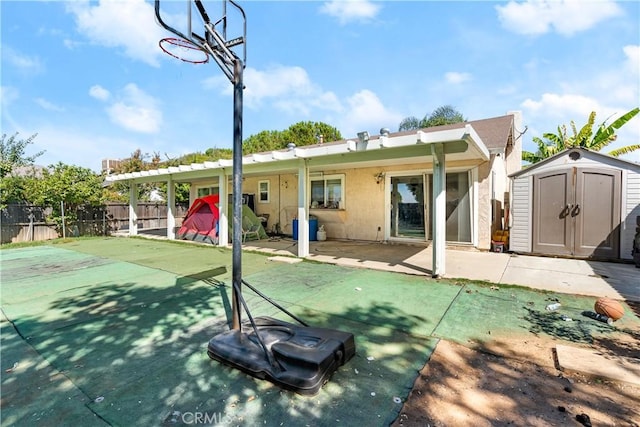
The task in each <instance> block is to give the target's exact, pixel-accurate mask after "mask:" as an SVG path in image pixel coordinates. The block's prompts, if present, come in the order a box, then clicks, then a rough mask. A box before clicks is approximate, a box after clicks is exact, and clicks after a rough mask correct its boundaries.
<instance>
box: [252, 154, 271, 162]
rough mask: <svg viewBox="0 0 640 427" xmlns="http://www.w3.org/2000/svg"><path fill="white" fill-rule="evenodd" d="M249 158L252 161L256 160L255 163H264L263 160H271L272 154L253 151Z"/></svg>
mask: <svg viewBox="0 0 640 427" xmlns="http://www.w3.org/2000/svg"><path fill="white" fill-rule="evenodd" d="M249 158H250V159H253V161H254V162H256V163H264V162H270V161H273V154H271V153H254V154H252V155H251V157H249Z"/></svg>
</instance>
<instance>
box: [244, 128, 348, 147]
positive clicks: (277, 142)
mask: <svg viewBox="0 0 640 427" xmlns="http://www.w3.org/2000/svg"><path fill="white" fill-rule="evenodd" d="M341 139H342V135H341V134H340V131H339V130H338V129H336V128H335V127H333V126H331V125H328V124H326V123H322V122H298V123H295V124H293V125H291V126H289V128H288V129H285V130H283V131H277V130H264V131H262V132H260V133H257V134H255V135H251V136H250V137H249V138H247V139H245V140H244V142H243V144H242V153H243V154H251V153H262V152H266V151H274V150H282V149H284V148H286V147H287V145H288V144H289V143H294V144H296V146H298V147H302V146H305V145H312V144H317V143H318V142H320V141H321V140H322V141H325V142H329V141H339V140H341Z"/></svg>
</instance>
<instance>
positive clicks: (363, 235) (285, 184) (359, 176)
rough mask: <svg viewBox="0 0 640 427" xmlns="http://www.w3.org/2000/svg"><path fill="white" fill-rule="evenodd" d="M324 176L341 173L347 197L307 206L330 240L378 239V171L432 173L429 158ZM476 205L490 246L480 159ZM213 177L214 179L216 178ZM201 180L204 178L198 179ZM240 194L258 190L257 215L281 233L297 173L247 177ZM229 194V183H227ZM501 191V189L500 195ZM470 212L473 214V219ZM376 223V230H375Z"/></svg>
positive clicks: (288, 225) (288, 221) (292, 206)
mask: <svg viewBox="0 0 640 427" xmlns="http://www.w3.org/2000/svg"><path fill="white" fill-rule="evenodd" d="M473 167H474V164H472V163H468V162H467V163H463V162H459V163H457V164H456V163H452V164H448V165H447V170H448V171H462V170H469V169H472V168H473ZM323 172H324V174H325V175H332V174H344V179H345V200H344V208H343V209H309V214H310V215H313V216H315V217H316V218H318V224H319V225H324V226H325V230H326V232H327V237H328V238H330V239H354V240H368V241H376V240H377V241H380V240H383V239H384V235H385V234H384V233H385V226H387V224H386V223H385V209H387V207H385V180H384V179H383V180H382V181H381V182H380V183H378V182H377V180H376V175H378V174H380V173H382V174H385V175H386V174H390V173H411V172H413V173H416V174H423V173H427V174H430V173H431V172H432V165H431V163H424V164H420V165H407V166H388V167H366V168H351V169H334V170H330V169H325V170H324V171H323ZM477 175H478V178H479V183H478V186H477V187H476V188H477V189H478V190H479V194H478V201H479V205H478V206H477V207H475V208H474V210H477V212H478V215H477V218H478V224H477V225H474V227H475V226H477V227H478V238H479V241H478V247H479V248H481V249H489V248H490V246H491V221H492V218H491V184H490V175H491V169H490V163H489V162H484V163H482V164H481V165H480V166H479V167H478V173H477ZM263 180H268V181H269V183H270V195H269V202H268V203H260V202H259V200H258V198H259V197H258V195H259V191H258V190H259V187H258V185H259V184H258V183H259V181H263ZM216 182H217V180H216ZM199 185H202V183H199ZM242 187H243V193H249V194H255V195H256V203H255V206H256V214H258V215H263V214H268V215H269V222H268V224H267V230H268V231H272V230H274V226H275V224H276V223H279V225H280V231H281V232H282V233H283V234H286V235H291V234H292V233H293V220H294V219H295V218H296V216H297V208H298V176H297V175H296V174H283V175H268V176H266V175H265V176H259V177H258V176H245V178H244V180H243V183H242ZM229 193H231V185H229ZM500 196H501V194H500ZM473 218H474V216H473V214H472V220H473ZM378 228H379V229H378Z"/></svg>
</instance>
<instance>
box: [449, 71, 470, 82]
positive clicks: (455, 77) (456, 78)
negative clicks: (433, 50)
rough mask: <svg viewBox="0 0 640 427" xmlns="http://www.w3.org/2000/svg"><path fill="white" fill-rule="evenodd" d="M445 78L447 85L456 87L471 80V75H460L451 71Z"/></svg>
mask: <svg viewBox="0 0 640 427" xmlns="http://www.w3.org/2000/svg"><path fill="white" fill-rule="evenodd" d="M444 78H445V80H446V81H447V83H451V84H454V85H457V84H460V83H464V82H467V81H469V80H471V74H469V73H459V72H457V71H449V72H448V73H445V74H444Z"/></svg>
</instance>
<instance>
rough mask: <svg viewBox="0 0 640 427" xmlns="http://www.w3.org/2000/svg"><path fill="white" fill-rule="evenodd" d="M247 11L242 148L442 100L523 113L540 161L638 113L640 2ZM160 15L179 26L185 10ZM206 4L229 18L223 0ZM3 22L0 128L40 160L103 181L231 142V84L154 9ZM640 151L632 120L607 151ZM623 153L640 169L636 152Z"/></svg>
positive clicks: (27, 11)
mask: <svg viewBox="0 0 640 427" xmlns="http://www.w3.org/2000/svg"><path fill="white" fill-rule="evenodd" d="M239 3H240V4H241V5H242V6H243V8H244V10H245V12H246V15H247V20H248V22H247V27H248V35H247V64H246V70H245V84H246V87H247V88H246V90H245V94H244V107H245V108H244V124H243V127H244V132H243V138H247V137H248V136H250V135H252V134H255V133H258V132H260V131H262V130H283V129H286V128H287V127H289V126H290V125H291V124H293V123H296V122H299V121H307V120H310V121H323V122H326V123H329V124H331V125H333V126H335V127H337V128H338V129H339V130H340V131H341V133H342V135H343V136H344V137H345V138H350V137H356V133H357V132H359V131H362V130H368V131H369V132H370V133H371V134H373V135H377V134H378V133H379V129H380V128H381V127H389V128H390V129H391V130H392V131H396V130H397V128H398V124H399V123H400V121H401V120H402V119H403V118H404V117H407V116H416V117H418V118H421V117H423V116H424V115H425V114H428V113H430V112H431V111H433V110H434V109H436V108H437V107H439V106H442V105H446V104H448V105H452V106H454V107H455V108H456V109H457V110H458V111H460V112H461V113H463V115H464V116H465V117H466V118H468V119H469V120H476V119H483V118H488V117H495V116H500V115H503V114H505V113H507V112H508V111H512V110H520V111H522V113H523V121H524V125H526V126H527V131H526V133H525V135H524V149H526V150H530V151H532V150H534V148H535V147H534V145H533V144H532V142H531V140H532V137H534V136H541V135H542V133H543V132H549V131H555V130H556V128H557V126H558V125H560V124H567V125H568V124H569V122H570V121H571V120H575V121H576V124H577V125H579V126H581V125H583V124H584V123H585V122H586V120H587V117H588V115H589V113H590V112H591V111H596V113H597V120H596V121H597V123H600V122H602V121H604V120H605V119H607V118H609V117H611V116H614V117H613V118H615V115H619V114H622V113H625V112H627V111H629V110H631V109H632V108H635V107H637V106H639V105H640V71H639V70H640V2H636V1H625V2H613V1H606V0H597V1H586V0H582V1H553V2H551V1H546V0H539V1H517V2H516V1H503V2H490V1H482V2H480V1H478V2H459V1H449V2H436V1H407V2H400V1H346V0H339V1H329V2H321V1H289V2H285V1H242V0H239ZM162 4H164V5H165V6H164V8H163V9H164V10H165V12H166V14H167V15H166V16H167V17H168V18H167V19H168V20H170V21H171V22H172V23H174V25H176V26H184V25H183V24H185V22H186V10H187V6H186V5H187V2H186V1H185V0H179V1H178V0H173V1H171V2H166V0H163V3H162ZM205 4H206V7H207V10H208V11H209V13H210V15H211V16H212V17H216V16H218V15H219V14H220V12H221V6H220V5H221V3H220V2H211V1H209V2H206V3H205ZM0 13H1V24H2V30H1V31H2V34H1V35H2V38H1V42H0V48H1V52H2V57H1V60H2V63H1V92H0V94H1V102H2V119H1V127H2V133H5V134H9V135H12V134H14V133H15V132H19V133H20V135H19V136H20V137H23V138H26V137H28V136H30V135H32V134H34V133H38V136H37V137H36V139H35V144H34V145H33V146H32V148H31V150H32V151H33V152H35V151H36V150H42V149H44V150H46V153H45V154H44V155H43V156H42V157H41V158H39V159H38V163H39V164H44V165H47V164H52V163H56V162H59V161H60V162H64V163H67V164H75V165H80V166H84V167H88V168H91V169H93V170H95V171H98V170H99V169H100V161H101V159H103V158H125V157H128V156H129V155H130V154H131V153H132V152H133V151H134V150H136V149H137V148H140V149H141V150H142V152H143V153H148V154H153V153H156V152H157V153H159V154H160V155H161V157H162V158H163V159H164V158H167V157H176V156H179V155H181V154H184V153H189V152H194V151H204V150H206V149H207V148H210V147H221V148H222V147H228V148H230V147H231V144H232V137H233V130H232V117H233V110H232V103H233V100H232V87H231V84H230V83H229V82H228V80H226V78H225V77H224V75H223V74H222V72H221V71H220V69H219V68H218V66H217V65H216V64H215V63H214V62H213V61H211V62H210V63H209V64H205V65H192V64H187V63H183V62H181V61H179V60H176V59H173V58H171V57H170V56H168V55H166V54H164V53H163V52H162V51H161V50H160V48H159V47H158V40H159V39H161V38H163V37H167V36H170V34H169V33H167V32H166V31H165V30H163V29H162V28H161V27H160V26H159V25H158V24H157V23H156V21H155V18H154V12H153V2H151V1H146V2H145V1H143V0H128V1H71V2H63V1H50V2H44V1H38V2H34V1H4V0H3V1H1V2H0ZM235 17H237V15H232V14H230V19H233V18H235ZM236 21H237V19H236V20H235V21H234V22H236ZM236 28H237V27H236V26H235V25H232V24H230V32H229V34H228V38H232V36H233V34H231V32H232V31H235V30H236ZM639 141H640V117H636V118H635V119H634V120H633V121H632V122H630V123H629V124H628V125H627V126H625V127H624V128H623V129H621V131H620V132H619V137H618V141H616V142H615V143H614V144H612V145H611V148H615V147H618V146H621V145H629V144H636V143H638V142H639ZM605 151H607V150H605ZM625 158H626V159H627V160H632V161H637V162H640V153H639V152H636V153H633V154H631V155H628V156H626V157H625Z"/></svg>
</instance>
